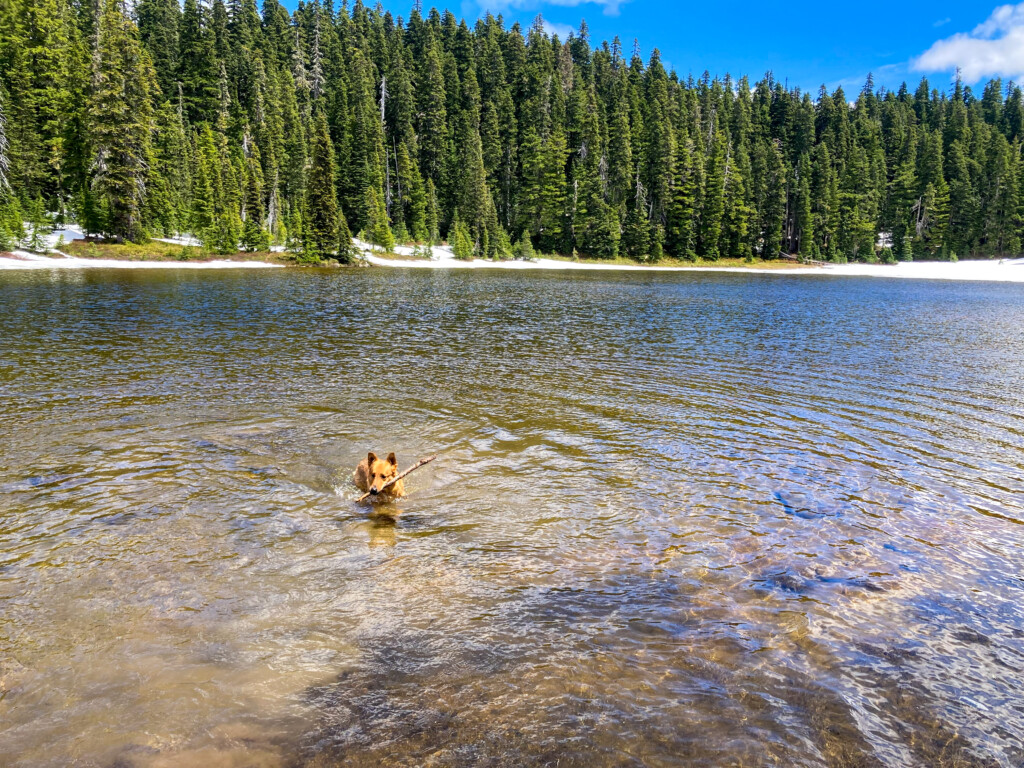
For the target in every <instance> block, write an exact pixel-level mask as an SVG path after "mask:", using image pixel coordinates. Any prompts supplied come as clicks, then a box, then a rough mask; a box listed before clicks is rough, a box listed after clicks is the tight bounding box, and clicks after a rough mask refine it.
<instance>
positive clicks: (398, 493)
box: [352, 451, 405, 501]
mask: <svg viewBox="0 0 1024 768" xmlns="http://www.w3.org/2000/svg"><path fill="white" fill-rule="evenodd" d="M397 474H398V460H397V459H395V454H393V453H389V454H388V458H387V460H386V461H381V460H380V459H378V458H377V454H375V453H373V452H372V451H371V452H370V453H369V454H368V455H367V456H366V458H365V459H364V460H363V461H361V462H359V466H358V467H356V471H355V473H354V474H353V475H352V480H353V481H354V482H355V484H356V487H357V488H359V490H360V491H362V492H363V493H369V494H370V495H371V496H373V498H374V501H376V500H377V499H400V498H402V497H403V496H405V481H404V480H399V481H398V482H397V483H395V484H394V485H392V486H391V487H389V488H388V489H387V490H382V489H383V488H384V484H385V483H387V482H388V481H389V480H391V479H392V478H394V477H395V476H396V475H397Z"/></svg>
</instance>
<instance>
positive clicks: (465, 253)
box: [448, 210, 473, 261]
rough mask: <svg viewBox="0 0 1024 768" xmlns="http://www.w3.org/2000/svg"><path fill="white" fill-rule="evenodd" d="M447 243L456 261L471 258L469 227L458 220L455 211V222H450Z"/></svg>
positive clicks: (471, 241) (471, 248)
mask: <svg viewBox="0 0 1024 768" xmlns="http://www.w3.org/2000/svg"><path fill="white" fill-rule="evenodd" d="M448 243H449V244H450V245H451V247H452V253H454V254H455V258H456V259H461V260H463V261H469V260H471V259H472V258H473V236H472V235H471V234H470V231H469V225H468V224H466V223H465V222H464V221H462V220H461V219H460V218H459V212H458V211H457V210H456V211H455V221H453V222H452V227H451V231H450V232H449V233H448Z"/></svg>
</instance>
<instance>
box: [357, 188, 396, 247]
mask: <svg viewBox="0 0 1024 768" xmlns="http://www.w3.org/2000/svg"><path fill="white" fill-rule="evenodd" d="M364 232H365V233H366V239H367V240H369V241H370V244H371V245H375V246H377V247H378V248H380V249H381V250H382V251H384V252H386V253H390V252H391V251H393V250H394V249H395V236H394V235H393V234H392V233H391V227H390V226H389V224H388V214H387V210H386V209H385V207H384V197H383V195H381V193H380V190H378V189H377V188H376V187H367V188H366V228H365V230H364Z"/></svg>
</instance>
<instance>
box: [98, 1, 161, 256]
mask: <svg viewBox="0 0 1024 768" xmlns="http://www.w3.org/2000/svg"><path fill="white" fill-rule="evenodd" d="M95 47H96V50H95V53H94V56H93V62H94V63H93V83H94V85H93V91H92V95H91V99H90V103H89V117H90V123H91V125H92V137H91V138H92V145H93V146H94V147H95V161H94V164H93V171H94V176H93V182H92V183H93V189H94V190H95V191H96V194H97V195H98V196H99V197H100V199H101V200H102V204H103V206H104V209H105V211H106V217H105V221H104V223H103V227H102V232H103V234H105V235H107V236H108V237H111V238H113V239H115V240H122V239H125V240H134V241H141V240H142V239H143V238H144V237H145V232H144V230H143V219H142V213H143V206H144V205H145V197H146V184H147V182H148V180H149V167H150V142H151V134H152V130H153V125H152V106H151V101H150V99H151V95H152V91H153V88H154V74H153V68H152V64H151V63H150V61H149V56H148V54H146V53H145V51H144V50H143V49H142V46H141V45H140V44H139V40H138V31H137V30H136V28H135V25H134V24H133V23H132V22H131V20H130V19H129V18H128V17H127V15H126V13H125V9H124V7H123V6H122V5H121V2H120V0H104V1H103V8H102V12H101V16H100V21H99V27H98V29H97V34H96V43H95Z"/></svg>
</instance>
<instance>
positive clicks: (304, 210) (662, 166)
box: [0, 0, 1024, 263]
mask: <svg viewBox="0 0 1024 768" xmlns="http://www.w3.org/2000/svg"><path fill="white" fill-rule="evenodd" d="M1022 138H1024V97H1022V92H1021V88H1020V87H1018V86H1017V85H1015V84H1013V83H1007V84H1004V83H1003V82H1001V81H1000V80H998V79H996V80H992V81H990V82H988V83H987V84H985V85H984V86H983V88H982V89H981V93H980V96H979V95H978V93H977V92H976V91H975V90H972V88H971V87H969V86H968V85H965V84H964V83H963V82H961V80H960V78H959V77H957V78H956V79H955V80H952V81H951V82H950V84H949V85H948V87H947V85H946V84H945V83H944V84H943V87H942V88H934V87H932V86H930V85H929V83H928V82H927V81H926V80H922V81H921V82H920V84H919V85H918V86H917V87H916V88H915V89H913V90H911V89H910V88H908V87H907V86H906V85H904V86H902V87H901V88H899V90H896V91H892V90H886V89H882V88H876V87H875V85H874V83H873V81H872V79H871V78H870V77H868V79H867V82H866V83H865V84H864V86H863V88H862V89H861V90H860V91H859V92H858V93H856V94H852V95H848V94H846V93H844V91H843V90H842V89H841V88H837V89H835V90H834V91H833V92H831V93H829V92H828V91H827V89H826V88H825V87H824V86H823V87H822V88H821V89H820V90H819V91H818V92H817V93H816V94H812V93H809V92H806V91H801V90H800V89H798V88H789V87H786V85H784V83H783V82H780V80H779V79H777V78H776V77H774V76H773V75H772V74H771V73H768V74H766V75H765V76H764V77H762V78H761V79H760V80H758V81H757V82H753V83H752V82H751V81H750V80H749V79H748V78H746V77H740V78H739V79H734V78H733V77H731V76H729V75H725V76H722V77H712V76H710V75H709V74H708V73H707V72H705V73H703V74H702V75H700V76H699V77H695V76H693V75H687V76H685V77H683V76H681V75H679V74H678V73H677V72H675V71H668V70H667V69H666V67H665V65H664V64H663V62H662V60H661V56H660V54H659V52H658V50H657V49H655V50H653V51H652V52H651V53H650V54H649V56H647V57H646V59H645V58H644V56H643V53H642V51H641V48H640V46H639V44H638V43H637V42H636V41H633V42H632V44H631V46H630V47H629V49H624V48H623V45H622V42H621V41H620V40H619V39H617V38H616V39H615V40H613V41H611V42H604V43H601V44H599V45H598V44H596V43H594V42H593V41H592V40H591V39H590V36H589V33H588V31H587V27H586V24H585V23H583V24H581V25H580V27H579V30H578V32H575V33H574V34H572V35H569V36H568V38H567V39H566V40H560V39H559V38H558V37H557V36H553V35H549V34H547V33H546V32H545V28H544V24H543V22H542V20H541V19H540V18H539V17H538V19H537V21H536V22H535V23H534V24H533V25H531V27H530V28H529V29H523V28H521V27H520V25H518V24H513V25H511V26H507V25H506V24H505V22H504V20H503V19H502V18H501V17H500V16H499V17H495V16H490V15H489V16H487V17H485V18H482V19H480V20H478V21H476V22H475V23H474V24H472V25H469V24H467V23H466V22H465V21H459V20H458V19H457V18H456V16H455V15H454V14H452V13H451V12H447V11H446V12H440V11H438V10H436V9H435V10H431V11H429V12H427V13H426V14H424V11H423V8H422V7H421V4H420V3H419V2H416V3H415V6H414V7H413V8H412V9H411V10H410V13H409V16H408V19H403V18H402V17H394V16H392V14H391V13H390V12H385V11H384V10H383V9H382V8H381V7H380V6H379V5H378V6H377V7H375V8H374V7H368V6H366V5H364V4H363V3H362V2H361V0H356V2H355V3H354V4H352V5H351V6H350V5H349V3H348V2H347V1H346V2H342V4H341V6H340V8H335V7H334V6H333V5H332V3H331V2H330V0H327V2H321V0H314V2H310V3H303V2H300V3H299V5H298V8H297V9H296V10H295V11H294V13H289V12H288V11H287V10H286V9H285V8H284V7H283V6H282V5H281V4H280V3H279V2H278V1H277V0H265V1H264V3H263V5H262V8H258V7H257V5H256V3H255V0H228V2H227V3H225V2H224V0H212V3H211V2H197V0H184V3H183V4H181V3H179V0H137V2H135V3H133V4H131V3H128V2H126V1H125V0H0V250H10V249H11V248H14V247H17V246H18V244H19V243H24V238H26V237H27V236H28V234H27V233H28V232H29V231H30V230H32V229H33V228H36V227H41V226H45V224H46V223H47V222H49V223H51V224H53V223H62V222H68V221H76V222H77V223H78V224H79V225H80V226H81V227H82V228H83V230H84V231H86V232H87V233H91V234H94V235H96V236H98V237H102V238H105V239H107V240H110V241H114V242H124V241H132V242H145V241H146V240H147V238H150V237H157V236H165V237H166V236H171V235H174V234H177V233H185V232H187V233H192V234H193V235H194V236H195V237H196V238H198V239H199V240H200V241H201V242H202V244H203V246H204V247H205V248H206V249H208V250H210V251H211V252H217V253H232V252H236V251H238V250H245V251H252V252H263V251H266V250H268V249H269V248H270V246H271V245H279V246H285V247H287V249H288V250H289V251H290V252H292V253H294V254H295V258H297V259H298V260H300V261H304V262H311V263H317V262H320V261H322V260H324V259H328V258H333V259H337V260H339V261H347V260H349V259H350V258H351V257H352V255H353V246H352V236H353V234H356V235H360V236H361V237H362V238H363V239H364V240H367V241H369V242H371V243H373V244H375V245H376V246H378V247H380V248H382V249H384V250H389V249H391V248H393V247H394V244H395V243H396V242H400V243H415V244H430V243H439V242H442V241H447V242H449V243H450V244H451V245H452V247H453V249H454V250H455V253H456V255H457V256H460V257H463V258H468V257H472V256H477V257H481V258H510V257H514V256H522V255H529V254H530V253H532V252H533V251H534V250H536V251H540V252H542V253H549V254H562V255H565V256H570V255H575V256H578V257H587V258H598V259H615V258H630V259H636V260H641V261H643V260H660V259H663V258H668V257H673V258H678V259H684V260H695V259H702V260H716V259H719V258H726V257H728V258H745V259H775V258H779V257H780V256H783V255H797V256H798V257H800V258H802V259H805V260H823V261H853V260H861V261H876V260H881V261H893V260H910V259H948V260H954V259H957V258H964V257H967V256H972V257H995V256H1001V255H1006V254H1017V253H1019V252H1020V250H1021V238H1022V236H1024V161H1022V157H1021V142H1022ZM25 222H28V223H29V226H28V227H26V224H25Z"/></svg>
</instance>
